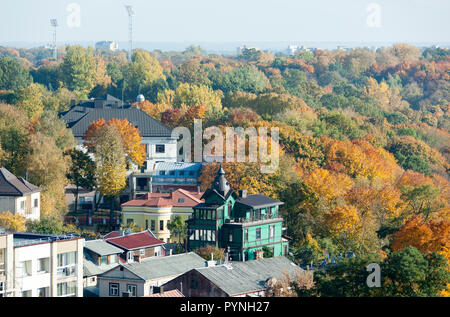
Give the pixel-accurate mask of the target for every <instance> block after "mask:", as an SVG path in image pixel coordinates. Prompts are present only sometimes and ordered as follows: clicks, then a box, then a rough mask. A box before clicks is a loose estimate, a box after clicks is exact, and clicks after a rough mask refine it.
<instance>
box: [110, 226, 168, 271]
mask: <svg viewBox="0 0 450 317" xmlns="http://www.w3.org/2000/svg"><path fill="white" fill-rule="evenodd" d="M103 239H104V240H105V241H106V242H107V243H109V244H111V245H113V246H115V247H117V248H119V249H122V253H121V254H120V258H121V262H123V263H125V262H126V263H133V262H141V261H143V260H146V259H147V258H150V257H159V256H164V255H165V253H166V252H165V249H164V241H161V240H159V239H157V238H156V236H155V235H154V234H153V233H152V232H151V231H150V230H145V231H143V232H137V233H131V232H129V231H126V230H125V231H124V230H118V231H114V232H111V233H109V234H107V235H106V236H104V237H103ZM119 260H120V259H119Z"/></svg>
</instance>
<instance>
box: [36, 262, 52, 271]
mask: <svg viewBox="0 0 450 317" xmlns="http://www.w3.org/2000/svg"><path fill="white" fill-rule="evenodd" d="M49 263H50V259H49V258H41V259H39V260H38V268H37V272H38V273H49V272H50V270H49Z"/></svg>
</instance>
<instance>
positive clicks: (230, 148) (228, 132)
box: [172, 119, 280, 174]
mask: <svg viewBox="0 0 450 317" xmlns="http://www.w3.org/2000/svg"><path fill="white" fill-rule="evenodd" d="M268 132H269V131H268V128H265V127H259V128H258V130H257V129H256V128H255V127H248V128H246V129H244V128H242V127H237V128H230V127H226V128H225V138H224V133H223V132H222V129H220V128H219V127H214V126H212V127H208V128H206V129H205V130H204V131H203V129H202V120H201V119H195V120H194V162H208V163H211V162H239V163H242V162H246V161H247V159H248V162H260V163H261V172H262V173H267V174H268V173H275V172H276V171H277V170H278V164H279V154H280V153H279V151H280V146H279V128H277V127H271V128H270V135H269V133H268ZM172 136H173V137H175V138H179V137H180V136H181V137H182V139H181V140H179V141H178V149H177V151H178V152H180V151H181V149H182V152H183V158H182V160H183V161H184V162H192V151H191V149H192V144H191V131H190V130H189V129H188V128H186V127H177V128H175V129H174V130H173V131H172ZM247 137H248V142H247ZM203 140H209V143H207V144H206V145H205V147H204V148H203ZM224 141H225V142H224ZM235 141H236V142H235ZM224 144H225V150H226V155H225V156H224ZM246 144H248V151H246Z"/></svg>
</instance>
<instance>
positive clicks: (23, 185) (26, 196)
mask: <svg viewBox="0 0 450 317" xmlns="http://www.w3.org/2000/svg"><path fill="white" fill-rule="evenodd" d="M41 191H42V190H41V189H40V188H39V187H37V186H35V185H33V184H31V183H29V182H27V181H26V180H25V179H24V178H22V177H16V176H15V175H13V174H12V173H10V172H9V171H8V170H7V169H6V168H4V167H2V168H0V212H2V211H9V212H11V213H12V214H19V215H21V216H23V217H25V218H26V219H29V220H39V219H40V214H41V211H40V210H41V209H40V208H41Z"/></svg>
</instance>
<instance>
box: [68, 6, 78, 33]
mask: <svg viewBox="0 0 450 317" xmlns="http://www.w3.org/2000/svg"><path fill="white" fill-rule="evenodd" d="M66 11H67V12H68V13H69V15H68V16H67V26H68V27H69V28H79V27H80V26H81V6H80V5H79V4H78V3H75V2H73V3H69V4H68V5H67V7H66Z"/></svg>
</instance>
